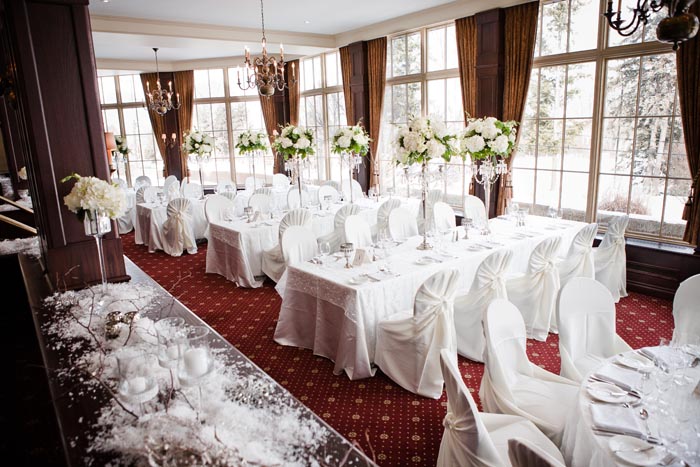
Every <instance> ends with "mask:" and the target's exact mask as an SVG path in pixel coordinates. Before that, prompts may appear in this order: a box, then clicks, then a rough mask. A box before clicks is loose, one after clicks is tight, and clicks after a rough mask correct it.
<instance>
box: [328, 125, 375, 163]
mask: <svg viewBox="0 0 700 467" xmlns="http://www.w3.org/2000/svg"><path fill="white" fill-rule="evenodd" d="M370 141H372V140H371V139H370V137H369V135H368V134H367V132H366V131H365V129H364V127H362V126H361V125H360V124H359V122H358V124H357V125H355V126H347V127H342V128H339V129H338V131H336V132H335V135H333V142H332V143H331V151H332V152H333V153H335V154H343V153H352V154H358V155H360V156H365V155H367V152H369V143H370Z"/></svg>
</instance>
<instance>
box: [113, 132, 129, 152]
mask: <svg viewBox="0 0 700 467" xmlns="http://www.w3.org/2000/svg"><path fill="white" fill-rule="evenodd" d="M114 141H115V142H116V143H117V151H118V152H119V154H121V155H122V156H124V157H127V156H128V155H129V153H130V152H131V149H130V148H129V145H128V144H126V136H121V135H115V136H114Z"/></svg>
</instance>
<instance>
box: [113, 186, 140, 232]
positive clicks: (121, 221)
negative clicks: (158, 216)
mask: <svg viewBox="0 0 700 467" xmlns="http://www.w3.org/2000/svg"><path fill="white" fill-rule="evenodd" d="M122 181H123V180H122ZM124 183H126V182H124ZM122 190H123V191H126V189H125V188H122ZM124 197H125V198H126V211H124V214H122V216H121V217H119V218H117V228H118V229H119V233H120V234H125V233H129V232H131V231H132V230H134V220H135V218H136V212H135V210H136V198H135V197H133V196H126V194H125V196H124Z"/></svg>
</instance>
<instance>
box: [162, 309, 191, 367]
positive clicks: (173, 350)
mask: <svg viewBox="0 0 700 467" xmlns="http://www.w3.org/2000/svg"><path fill="white" fill-rule="evenodd" d="M184 326H185V320H184V319H182V318H180V317H170V318H163V319H161V320H158V321H157V322H156V324H155V327H156V333H157V335H158V363H159V364H160V366H162V367H163V368H168V369H173V368H177V365H178V363H179V362H180V359H181V358H182V353H183V351H184V347H185V343H186V335H185V327H184Z"/></svg>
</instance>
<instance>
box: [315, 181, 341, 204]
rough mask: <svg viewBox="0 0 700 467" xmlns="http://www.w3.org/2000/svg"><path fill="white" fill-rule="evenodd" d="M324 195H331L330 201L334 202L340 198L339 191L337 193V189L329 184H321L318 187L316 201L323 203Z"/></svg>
mask: <svg viewBox="0 0 700 467" xmlns="http://www.w3.org/2000/svg"><path fill="white" fill-rule="evenodd" d="M326 196H330V197H331V203H336V202H338V200H339V199H340V193H338V190H336V189H335V188H333V187H332V186H330V185H321V186H320V187H319V189H318V201H319V203H321V204H325V202H326V201H325V198H326Z"/></svg>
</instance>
